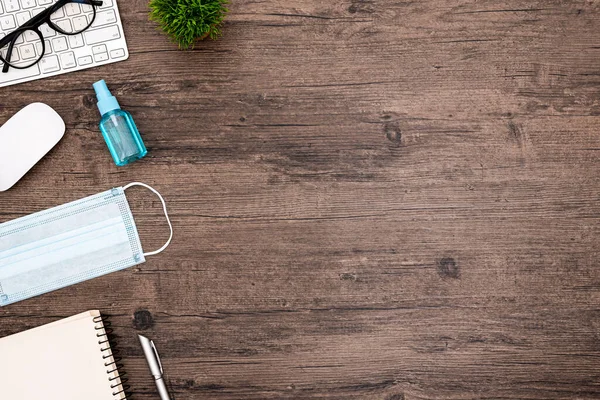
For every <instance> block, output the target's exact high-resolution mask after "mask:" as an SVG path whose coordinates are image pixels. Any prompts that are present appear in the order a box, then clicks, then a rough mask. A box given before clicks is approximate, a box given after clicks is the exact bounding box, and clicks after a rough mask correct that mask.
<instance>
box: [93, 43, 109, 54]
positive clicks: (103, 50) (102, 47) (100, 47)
mask: <svg viewBox="0 0 600 400" xmlns="http://www.w3.org/2000/svg"><path fill="white" fill-rule="evenodd" d="M106 51H107V50H106V45H105V44H99V45H97V46H93V47H92V53H94V54H98V53H106Z"/></svg>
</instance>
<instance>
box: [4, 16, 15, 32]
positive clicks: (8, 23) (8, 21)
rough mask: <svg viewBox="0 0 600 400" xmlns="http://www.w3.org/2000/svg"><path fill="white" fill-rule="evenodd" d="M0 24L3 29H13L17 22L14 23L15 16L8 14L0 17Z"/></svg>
mask: <svg viewBox="0 0 600 400" xmlns="http://www.w3.org/2000/svg"><path fill="white" fill-rule="evenodd" d="M0 26H1V27H2V29H3V30H7V29H15V28H16V27H17V24H16V23H15V17H13V16H12V15H10V14H9V15H5V16H3V17H0Z"/></svg>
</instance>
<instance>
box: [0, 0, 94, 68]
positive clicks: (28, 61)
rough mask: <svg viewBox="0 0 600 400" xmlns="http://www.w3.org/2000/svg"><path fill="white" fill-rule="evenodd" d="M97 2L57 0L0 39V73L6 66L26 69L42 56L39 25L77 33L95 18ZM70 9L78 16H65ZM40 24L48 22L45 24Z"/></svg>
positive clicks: (68, 13)
mask: <svg viewBox="0 0 600 400" xmlns="http://www.w3.org/2000/svg"><path fill="white" fill-rule="evenodd" d="M101 5H102V1H99V0H59V1H57V2H56V3H55V4H54V5H53V6H52V7H49V8H47V9H45V10H43V11H42V12H41V13H39V14H37V15H36V16H34V17H33V18H31V19H30V20H28V21H26V22H24V23H23V24H21V26H19V27H18V28H17V29H15V30H14V31H12V32H11V33H9V34H8V35H6V36H5V37H3V38H2V39H0V61H2V62H3V63H4V67H3V68H2V72H8V69H9V67H12V68H17V69H26V68H29V67H31V66H33V65H35V64H37V63H38V62H39V61H40V60H41V59H42V57H43V56H44V53H45V52H46V44H45V42H44V36H43V35H42V32H41V31H40V27H41V28H42V30H43V31H48V27H49V28H52V29H54V30H55V31H57V32H59V33H62V34H64V35H78V34H80V33H81V32H83V31H85V30H86V29H88V28H89V27H90V26H92V24H93V23H94V20H95V19H96V7H99V6H101ZM79 7H81V9H80V8H79ZM74 9H76V10H77V11H76V12H79V11H81V15H79V16H77V17H75V18H73V20H70V19H67V18H66V15H73V10H74ZM17 19H18V18H17ZM43 24H48V27H45V26H42V25H43ZM48 33H49V32H48Z"/></svg>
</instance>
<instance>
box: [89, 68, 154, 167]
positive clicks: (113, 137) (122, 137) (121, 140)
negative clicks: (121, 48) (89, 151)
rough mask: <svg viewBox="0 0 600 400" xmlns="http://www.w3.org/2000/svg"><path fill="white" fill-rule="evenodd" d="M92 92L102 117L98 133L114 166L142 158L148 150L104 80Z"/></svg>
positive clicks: (120, 165) (129, 115) (129, 116)
mask: <svg viewBox="0 0 600 400" xmlns="http://www.w3.org/2000/svg"><path fill="white" fill-rule="evenodd" d="M94 91H95V92H96V98H97V99H98V110H99V111H100V115H102V119H101V120H100V131H101V132H102V136H104V141H105V142H106V144H107V146H108V150H110V154H111V155H112V158H113V160H114V161H115V164H117V165H118V166H119V167H122V166H123V165H127V164H130V163H132V162H134V161H135V160H139V159H140V158H142V157H144V156H145V155H146V154H147V153H148V150H146V146H144V142H143V141H142V137H141V136H140V132H139V131H138V129H137V127H136V126H135V123H134V122H133V118H132V117H131V114H129V113H128V112H127V111H125V110H121V106H119V102H118V101H117V98H116V97H115V96H113V95H112V94H111V93H110V90H108V87H107V86H106V82H104V80H101V81H98V82H96V83H94Z"/></svg>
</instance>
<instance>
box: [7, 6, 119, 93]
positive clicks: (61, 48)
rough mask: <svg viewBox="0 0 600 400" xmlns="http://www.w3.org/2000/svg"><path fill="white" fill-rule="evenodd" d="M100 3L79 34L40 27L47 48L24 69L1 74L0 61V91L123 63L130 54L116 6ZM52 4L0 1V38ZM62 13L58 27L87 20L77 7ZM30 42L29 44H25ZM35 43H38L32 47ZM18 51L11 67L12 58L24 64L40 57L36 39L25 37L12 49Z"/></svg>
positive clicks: (39, 45)
mask: <svg viewBox="0 0 600 400" xmlns="http://www.w3.org/2000/svg"><path fill="white" fill-rule="evenodd" d="M102 1H103V4H102V6H100V7H97V10H96V19H95V20H94V23H93V24H92V26H90V27H89V28H88V29H87V30H85V31H84V32H82V33H80V34H77V35H63V34H61V33H58V32H56V31H55V30H53V29H52V28H50V27H49V26H48V25H47V24H43V25H42V26H40V32H41V33H42V35H43V36H44V42H45V47H46V51H45V53H44V57H43V58H42V59H41V60H40V62H38V63H37V64H35V65H33V66H31V67H29V68H27V69H17V68H10V69H9V70H8V72H7V73H2V62H1V61H0V87H4V86H9V85H14V84H17V83H23V82H28V81H33V80H36V79H42V78H47V77H49V76H54V75H60V74H65V73H67V72H73V71H79V70H81V69H85V68H91V67H96V66H98V65H104V64H110V63H114V62H117V61H123V60H126V59H127V58H128V57H129V51H128V49H127V43H126V42H125V36H124V35H123V25H122V24H121V16H120V15H119V10H118V8H117V2H116V0H102ZM54 3H55V1H54V0H0V38H2V37H4V36H5V35H7V34H8V33H10V32H12V31H13V30H15V29H16V28H17V27H18V26H20V25H21V24H22V23H24V22H25V21H27V20H29V19H30V18H31V17H33V16H35V15H36V14H38V13H39V12H41V11H43V10H44V9H46V8H48V7H50V6H51V5H52V4H54ZM63 9H65V12H64V19H61V20H60V21H57V22H56V23H57V25H60V24H61V23H64V24H67V23H70V24H75V25H73V26H76V24H77V23H81V18H86V17H85V16H84V14H83V13H82V11H81V9H80V8H79V7H71V5H69V6H65V7H63ZM67 20H70V22H68V21H67ZM53 21H54V19H53ZM88 23H89V22H88ZM32 36H35V34H34V35H32ZM29 40H31V43H28V42H29ZM34 42H37V43H35V45H34ZM17 48H18V51H15V50H14V49H13V53H12V54H13V56H12V57H11V63H12V62H13V61H16V65H18V61H19V60H17V59H14V57H19V55H20V57H21V58H23V60H25V59H26V58H27V57H33V56H32V54H31V52H32V51H33V52H35V53H34V55H37V56H38V57H39V52H40V51H41V42H40V40H39V38H37V37H35V38H30V37H25V38H24V39H23V40H21V43H20V44H17V45H15V49H17Z"/></svg>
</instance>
